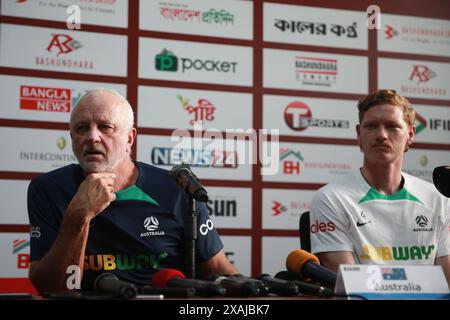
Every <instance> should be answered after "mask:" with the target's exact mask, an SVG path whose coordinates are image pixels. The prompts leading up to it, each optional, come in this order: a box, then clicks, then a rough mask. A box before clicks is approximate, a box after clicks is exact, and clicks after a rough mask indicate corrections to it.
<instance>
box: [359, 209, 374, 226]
mask: <svg viewBox="0 0 450 320" xmlns="http://www.w3.org/2000/svg"><path fill="white" fill-rule="evenodd" d="M359 215H360V216H361V220H360V219H359V218H358V221H357V222H356V225H357V226H358V227H362V226H364V225H366V224H368V223H371V222H372V220H367V217H366V215H365V213H364V211H361V213H360V214H359Z"/></svg>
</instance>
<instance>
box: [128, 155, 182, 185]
mask: <svg viewBox="0 0 450 320" xmlns="http://www.w3.org/2000/svg"><path fill="white" fill-rule="evenodd" d="M136 165H137V166H138V167H139V174H140V177H139V179H138V184H139V185H140V186H142V187H145V188H150V189H157V190H158V189H161V188H164V189H166V190H167V188H169V189H176V185H175V180H174V179H172V177H171V176H170V175H169V171H168V170H166V169H162V168H158V167H155V166H153V165H150V164H148V163H144V162H139V161H136Z"/></svg>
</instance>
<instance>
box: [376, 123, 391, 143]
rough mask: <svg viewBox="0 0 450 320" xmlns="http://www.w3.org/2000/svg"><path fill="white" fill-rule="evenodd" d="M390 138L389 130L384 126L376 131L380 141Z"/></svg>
mask: <svg viewBox="0 0 450 320" xmlns="http://www.w3.org/2000/svg"><path fill="white" fill-rule="evenodd" d="M387 137H388V135H387V130H386V128H385V127H384V126H379V127H378V128H377V131H376V138H377V139H379V140H386V139H387Z"/></svg>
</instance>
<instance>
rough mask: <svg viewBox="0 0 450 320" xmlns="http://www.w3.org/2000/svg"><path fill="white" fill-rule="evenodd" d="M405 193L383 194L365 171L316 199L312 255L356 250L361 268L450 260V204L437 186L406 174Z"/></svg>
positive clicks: (312, 217) (327, 188)
mask: <svg viewBox="0 0 450 320" xmlns="http://www.w3.org/2000/svg"><path fill="white" fill-rule="evenodd" d="M402 176H403V178H404V185H403V188H402V189H400V190H399V191H397V192H396V193H394V194H392V195H384V194H381V193H379V192H378V191H377V190H376V189H374V188H372V187H371V186H370V185H369V184H368V183H367V181H366V180H365V179H364V177H363V176H362V174H361V172H360V171H358V172H354V173H352V174H350V175H348V176H347V177H346V180H345V182H344V183H330V184H328V185H326V186H324V187H323V188H321V189H319V190H318V192H317V193H316V195H315V196H314V199H313V202H312V207H311V212H310V221H311V222H310V223H311V225H310V231H311V251H312V252H313V253H317V252H327V251H351V252H353V255H354V256H355V259H356V261H357V263H361V264H434V260H435V259H436V257H440V256H446V255H450V204H449V199H447V198H445V197H443V196H442V195H441V194H440V193H439V192H438V191H437V190H436V188H435V187H434V185H433V184H431V183H429V182H426V181H423V180H421V179H418V178H416V177H414V176H411V175H409V174H406V173H402Z"/></svg>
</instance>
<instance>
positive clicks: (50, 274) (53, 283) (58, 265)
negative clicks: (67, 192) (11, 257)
mask: <svg viewBox="0 0 450 320" xmlns="http://www.w3.org/2000/svg"><path fill="white" fill-rule="evenodd" d="M84 217H85V215H82V214H77V213H76V212H73V213H69V212H68V213H67V214H65V216H64V219H63V221H62V224H61V228H60V231H59V233H58V236H57V237H56V240H55V242H54V243H53V245H52V247H51V249H50V250H49V251H48V253H47V254H46V255H45V256H44V257H43V258H42V259H41V260H39V261H33V262H32V263H31V266H30V280H31V282H32V283H33V285H34V286H35V288H36V289H37V290H38V291H39V292H46V291H47V292H61V291H69V289H68V288H67V284H66V282H67V277H68V274H67V267H68V266H70V265H77V266H79V268H80V271H81V274H80V275H81V276H82V272H83V264H84V254H85V249H86V243H87V238H88V235H89V223H90V219H87V218H84Z"/></svg>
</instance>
